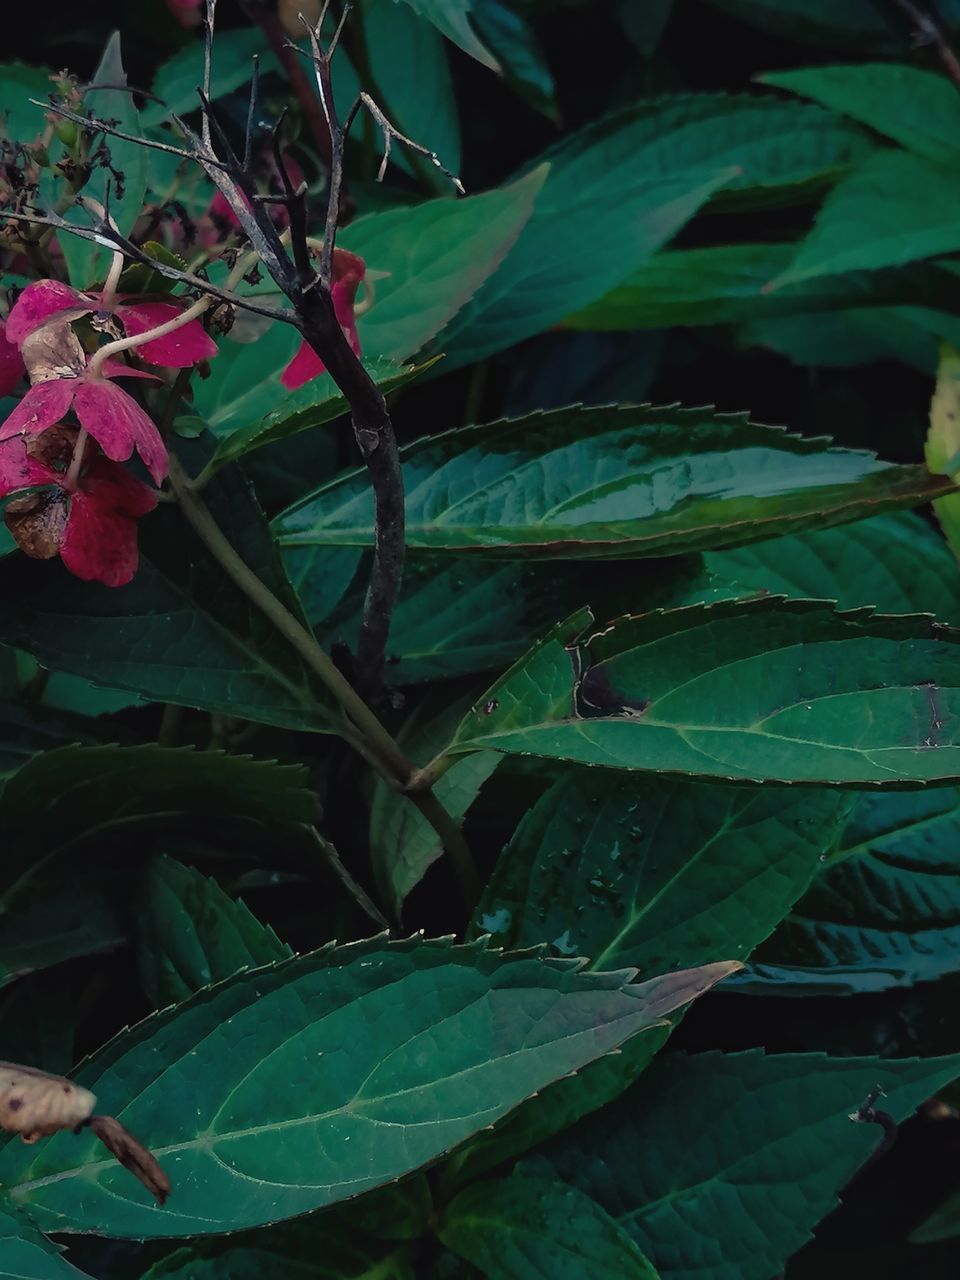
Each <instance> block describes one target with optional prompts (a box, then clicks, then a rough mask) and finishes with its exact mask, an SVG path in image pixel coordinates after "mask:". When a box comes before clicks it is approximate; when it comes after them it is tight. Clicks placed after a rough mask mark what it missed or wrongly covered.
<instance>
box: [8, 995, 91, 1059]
mask: <svg viewBox="0 0 960 1280" xmlns="http://www.w3.org/2000/svg"><path fill="white" fill-rule="evenodd" d="M64 977H65V975H64V974H62V973H47V974H41V975H33V976H31V977H30V979H29V980H27V981H22V982H17V983H16V984H14V985H13V986H12V987H8V988H7V989H6V990H4V991H2V992H0V1044H2V1045H3V1051H4V1053H6V1054H7V1055H9V1056H8V1057H7V1059H6V1060H7V1061H8V1062H29V1064H30V1066H31V1067H37V1068H38V1069H39V1070H40V1071H52V1072H54V1073H55V1074H57V1075H66V1074H67V1072H68V1071H69V1070H70V1068H71V1067H72V1066H73V1063H74V1059H75V1054H74V1047H73V1043H74V1036H75V1032H76V1022H77V997H76V993H75V991H74V990H73V988H72V985H71V983H70V982H69V981H64Z"/></svg>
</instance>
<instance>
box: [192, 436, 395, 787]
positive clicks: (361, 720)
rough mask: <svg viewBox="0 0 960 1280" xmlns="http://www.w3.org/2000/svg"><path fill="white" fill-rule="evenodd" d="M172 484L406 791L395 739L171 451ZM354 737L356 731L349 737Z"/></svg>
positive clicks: (207, 540) (213, 547) (231, 573)
mask: <svg viewBox="0 0 960 1280" xmlns="http://www.w3.org/2000/svg"><path fill="white" fill-rule="evenodd" d="M170 488H171V489H172V490H173V493H174V495H175V497H176V499H177V502H178V503H179V504H180V509H181V510H182V511H183V514H184V516H185V518H186V520H187V522H188V523H189V524H190V526H191V527H192V529H193V531H194V533H196V535H197V536H198V537H199V539H200V540H201V542H202V543H203V544H204V546H205V547H206V548H207V550H208V551H209V552H210V553H211V555H212V556H213V557H214V559H215V560H216V561H217V562H218V564H219V565H220V567H221V568H222V569H223V570H224V571H225V572H226V574H227V575H228V577H230V578H231V579H232V580H233V581H234V582H235V583H236V585H237V586H238V587H239V588H240V590H241V591H242V592H243V593H244V595H246V596H247V598H248V599H249V600H251V601H252V602H253V603H254V604H255V605H256V606H257V608H258V609H260V610H262V612H263V613H265V614H266V616H267V617H268V618H269V619H270V621H271V622H272V623H273V625H274V626H275V627H276V628H277V630H278V631H279V632H280V633H281V635H282V636H283V637H284V638H285V639H286V640H288V641H289V642H290V644H292V645H293V647H294V649H296V651H297V652H298V653H299V654H300V656H301V658H303V660H304V662H306V664H307V665H308V666H309V667H310V668H311V670H312V671H314V672H315V674H316V675H318V676H319V677H320V680H321V681H322V682H323V684H324V685H326V687H327V689H328V690H329V691H330V693H332V694H333V696H334V698H336V700H337V702H339V704H340V706H341V707H343V709H344V711H345V712H346V714H347V716H348V717H349V719H350V721H351V723H352V725H353V726H354V727H355V728H356V729H357V730H359V732H360V735H361V736H362V737H363V739H365V742H366V746H367V748H368V749H369V751H370V752H371V753H372V755H373V756H374V758H375V759H376V761H377V764H378V767H379V768H380V771H381V772H382V773H383V775H384V777H385V778H387V779H388V781H390V782H392V783H393V785H394V786H398V787H400V788H401V789H402V788H403V785H404V784H405V782H406V781H407V779H408V778H409V777H410V776H411V774H412V773H413V771H414V770H413V765H412V764H411V763H410V761H409V760H408V759H407V758H406V756H405V755H404V754H403V752H402V751H401V750H400V748H399V747H398V746H397V744H396V743H395V742H394V740H393V738H391V737H390V734H389V733H388V732H387V731H386V729H385V728H384V727H383V725H382V724H381V723H380V721H379V720H378V719H377V717H376V716H375V715H374V713H373V712H372V711H371V710H370V708H369V707H368V706H367V704H366V703H365V702H364V701H363V699H362V698H361V697H360V695H359V694H358V693H357V691H356V690H355V689H354V688H353V686H352V685H351V684H350V682H349V681H348V680H347V679H346V678H345V677H344V676H343V675H341V673H340V672H339V671H338V669H337V668H336V666H335V665H334V663H333V661H332V660H331V658H330V657H329V656H328V655H327V654H326V653H324V651H323V649H321V647H320V645H319V644H318V643H317V641H316V639H315V638H314V636H313V635H312V634H311V633H310V631H308V630H307V628H306V627H305V626H304V625H303V623H302V622H301V621H300V620H299V618H296V617H295V616H294V615H293V614H292V613H291V612H290V610H289V609H288V608H287V607H286V605H284V604H282V603H281V601H280V600H278V599H277V597H276V596H275V595H274V594H273V592H272V591H271V590H270V589H269V587H267V586H266V585H265V584H264V583H263V582H261V580H260V579H259V578H258V577H257V575H256V574H255V573H254V572H253V570H252V569H251V568H250V567H249V566H248V565H247V564H246V563H245V562H244V561H243V560H242V559H241V558H240V556H239V555H238V554H237V552H236V551H235V550H234V549H233V546H232V545H231V543H230V541H229V539H228V538H227V537H226V535H225V534H224V532H223V530H222V529H221V528H220V526H219V525H218V524H217V522H216V520H214V518H213V516H212V515H211V513H210V509H209V508H208V506H207V504H206V503H205V502H204V500H203V498H202V497H201V496H200V494H199V493H197V491H196V489H195V488H194V486H193V482H192V481H191V480H190V478H189V476H188V475H187V473H186V472H185V471H184V469H183V467H182V466H181V464H180V460H179V459H178V458H177V456H176V455H175V454H171V455H170ZM345 736H347V737H348V740H352V737H351V735H345Z"/></svg>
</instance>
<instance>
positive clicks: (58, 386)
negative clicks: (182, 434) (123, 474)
mask: <svg viewBox="0 0 960 1280" xmlns="http://www.w3.org/2000/svg"><path fill="white" fill-rule="evenodd" d="M152 377H153V374H150V373H143V372H141V371H140V370H139V369H131V368H129V367H128V366H127V365H124V364H119V363H117V362H116V361H114V360H107V361H106V362H105V363H104V367H103V375H102V376H101V377H95V378H94V377H90V374H89V370H84V372H82V373H80V374H78V375H76V376H74V377H53V378H50V379H48V380H47V381H45V382H37V383H35V384H34V385H33V386H32V387H31V388H30V390H29V391H28V392H27V394H26V395H25V396H24V397H23V399H22V400H21V401H20V403H19V404H18V405H17V406H16V408H15V409H14V410H13V412H12V413H11V414H10V416H9V417H8V418H7V420H6V421H5V422H4V423H3V425H2V426H0V441H3V440H9V439H11V437H13V436H16V435H33V434H35V433H37V432H39V431H46V430H47V429H48V428H49V427H52V426H53V425H54V424H55V423H57V422H59V421H60V420H61V418H63V417H64V415H65V414H66V413H67V412H68V411H69V410H70V409H71V408H72V409H73V411H74V413H75V414H76V415H77V418H78V419H79V420H80V425H81V426H83V427H86V429H87V433H88V434H89V435H90V436H92V437H93V439H94V440H96V442H97V443H98V444H99V445H100V448H101V449H102V450H103V452H104V453H105V454H106V455H107V457H108V458H110V459H112V460H113V461H114V462H125V461H126V459H127V458H129V457H130V456H131V454H132V453H133V451H134V449H136V451H137V453H138V454H139V455H140V457H141V458H142V459H143V462H144V465H145V466H146V468H147V470H148V471H149V472H150V474H151V475H152V476H153V478H154V480H155V481H156V482H157V484H159V483H160V482H161V481H162V480H163V478H164V476H165V475H166V474H167V451H166V449H165V448H164V444H163V440H162V439H161V437H160V432H159V431H158V430H157V428H156V426H155V425H154V424H153V422H152V421H151V420H150V418H149V417H148V416H147V415H146V413H144V411H143V410H142V409H141V408H140V406H139V405H138V404H137V402H136V400H134V399H133V397H132V396H129V395H127V393H126V391H121V389H120V388H119V387H115V386H114V385H113V383H112V382H110V381H108V379H110V378H152Z"/></svg>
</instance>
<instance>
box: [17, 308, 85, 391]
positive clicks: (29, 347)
mask: <svg viewBox="0 0 960 1280" xmlns="http://www.w3.org/2000/svg"><path fill="white" fill-rule="evenodd" d="M79 314H81V315H82V314H83V313H82V312H80V313H79ZM70 317H73V318H74V319H75V318H76V314H75V313H73V312H69V311H67V312H62V313H61V314H60V315H59V316H57V318H56V319H55V320H51V321H49V322H48V323H47V324H44V325H41V326H40V328H39V329H34V331H33V333H31V334H29V335H28V336H27V337H26V338H25V339H24V341H23V346H22V347H21V348H20V354H21V356H22V357H23V363H24V364H25V365H26V366H27V374H28V375H29V378H30V382H31V385H33V386H37V385H38V384H39V383H41V382H50V381H52V380H53V379H54V378H77V377H79V376H80V374H81V373H83V370H84V366H85V364H86V360H85V357H84V354H83V347H82V346H81V345H80V340H79V339H78V338H77V335H76V334H75V333H74V331H73V329H72V328H71V327H70V323H69V319H70Z"/></svg>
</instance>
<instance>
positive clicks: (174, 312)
mask: <svg viewBox="0 0 960 1280" xmlns="http://www.w3.org/2000/svg"><path fill="white" fill-rule="evenodd" d="M182 310H183V308H182V307H179V306H178V305H177V304H176V303H175V302H139V303H127V302H125V303H122V304H121V305H120V307H118V309H117V313H118V315H119V316H120V318H121V320H122V321H123V326H124V328H125V329H126V331H127V333H128V334H134V333H146V332H147V330H148V329H156V328H157V326H158V325H161V324H166V323H167V321H168V320H175V319H176V317H177V316H179V315H180V314H181V313H182ZM137 354H138V355H140V356H142V357H143V358H144V360H147V361H149V362H150V364H161V365H165V366H166V367H167V368H168V369H188V368H189V367H190V366H191V365H194V364H197V363H199V361H201V360H212V359H213V357H214V356H215V355H216V354H217V344H216V343H215V342H214V340H213V339H212V338H211V337H210V335H209V334H208V333H207V331H206V329H204V327H203V325H202V324H201V323H200V321H199V320H189V321H188V322H187V323H186V324H185V325H184V326H183V328H182V329H176V330H174V332H173V333H168V334H167V335H166V337H163V338H155V339H154V340H153V342H145V343H144V344H143V346H142V347H137Z"/></svg>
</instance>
